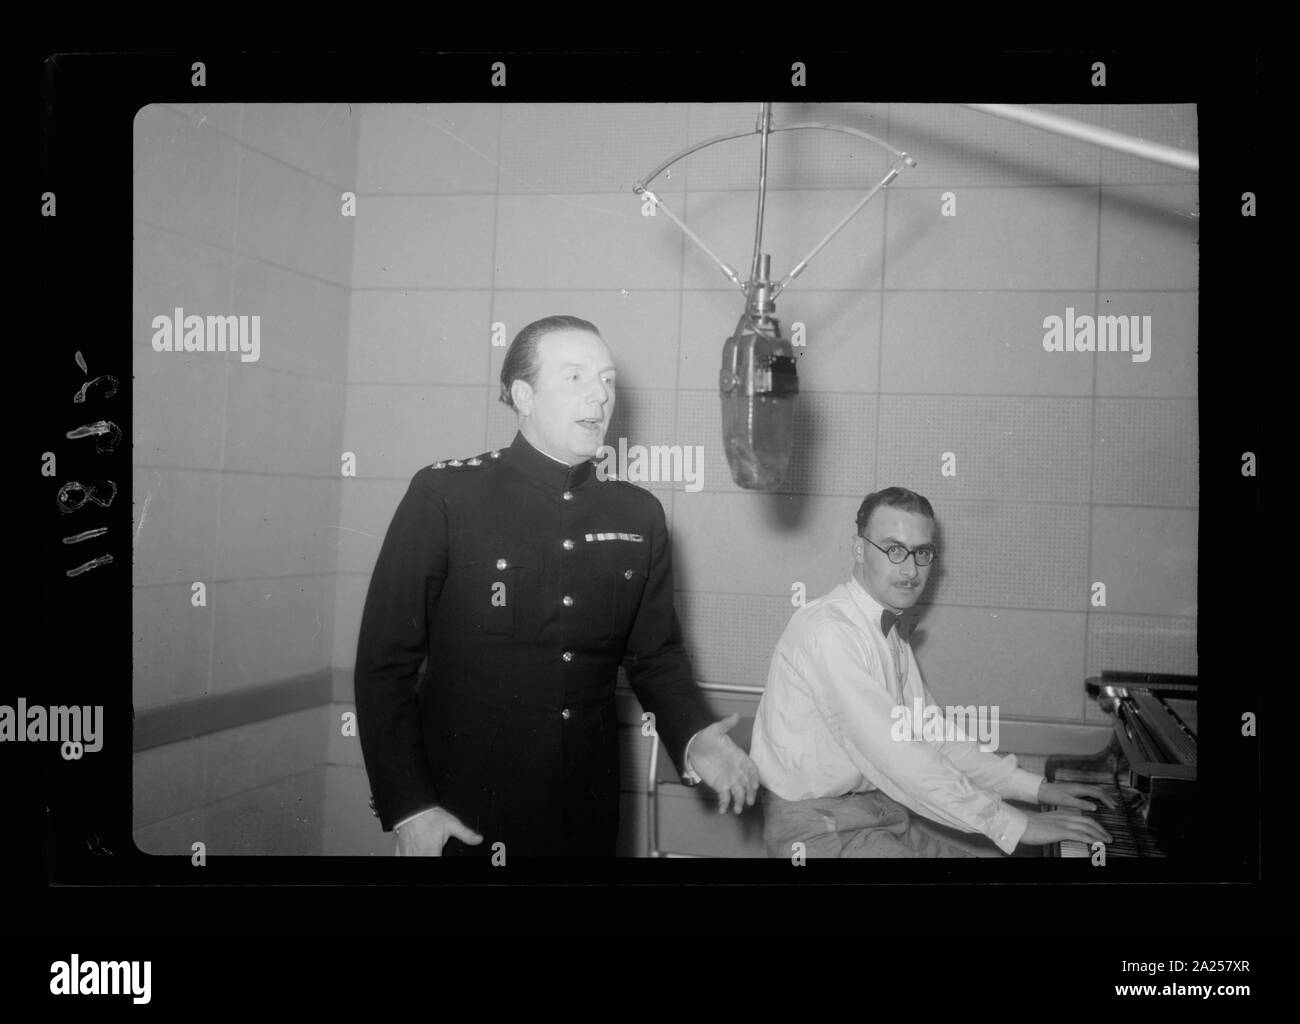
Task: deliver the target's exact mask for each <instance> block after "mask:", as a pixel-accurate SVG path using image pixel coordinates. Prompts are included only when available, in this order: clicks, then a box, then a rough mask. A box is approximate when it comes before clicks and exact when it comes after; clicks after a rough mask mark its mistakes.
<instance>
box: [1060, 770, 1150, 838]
mask: <svg viewBox="0 0 1300 1024" xmlns="http://www.w3.org/2000/svg"><path fill="white" fill-rule="evenodd" d="M1055 778H1056V779H1057V780H1058V781H1057V782H1056V785H1057V786H1060V785H1061V780H1063V779H1072V780H1077V781H1075V782H1071V783H1067V785H1077V784H1078V782H1080V781H1085V782H1087V783H1089V784H1090V787H1089V788H1094V789H1096V788H1100V789H1101V791H1102V792H1104V793H1105V795H1106V798H1105V800H1104V801H1103V802H1104V803H1105V804H1106V806H1105V807H1104V808H1103V809H1101V810H1099V811H1098V812H1097V815H1096V822H1097V824H1099V825H1101V826H1103V827H1104V828H1105V829H1106V830H1107V831H1108V832H1109V833H1110V838H1109V839H1107V840H1104V842H1105V843H1106V856H1107V857H1123V858H1129V857H1163V856H1164V852H1163V850H1162V849H1161V848H1160V846H1159V844H1158V843H1157V842H1156V838H1155V836H1154V833H1153V832H1152V831H1151V830H1150V829H1149V828H1147V826H1146V824H1145V822H1144V821H1143V820H1142V813H1141V808H1142V804H1143V802H1144V801H1143V798H1142V794H1140V793H1139V792H1137V790H1135V789H1133V788H1131V787H1129V786H1121V785H1119V783H1118V782H1117V781H1116V779H1115V776H1114V773H1113V771H1086V770H1082V769H1077V768H1059V769H1057V770H1056V772H1055ZM1049 785H1051V783H1046V784H1044V785H1043V786H1040V787H1039V794H1040V799H1042V797H1043V791H1044V790H1045V789H1047V787H1048V786H1049ZM1050 793H1051V790H1048V794H1050ZM1044 803H1045V804H1046V805H1048V806H1045V807H1044V809H1045V810H1047V809H1048V807H1049V806H1050V801H1048V800H1044ZM1048 856H1059V857H1075V858H1088V857H1091V856H1092V841H1091V840H1089V841H1087V842H1084V841H1082V840H1079V839H1074V838H1071V839H1065V840H1062V841H1061V843H1060V846H1059V848H1058V849H1056V850H1054V851H1053V850H1049V851H1048Z"/></svg>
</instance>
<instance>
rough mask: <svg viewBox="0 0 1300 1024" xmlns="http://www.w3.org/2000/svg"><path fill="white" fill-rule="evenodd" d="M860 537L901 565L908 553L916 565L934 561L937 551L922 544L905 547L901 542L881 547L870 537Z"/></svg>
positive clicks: (860, 535)
mask: <svg viewBox="0 0 1300 1024" xmlns="http://www.w3.org/2000/svg"><path fill="white" fill-rule="evenodd" d="M858 536H859V537H862V534H858ZM862 539H863V540H865V541H866V542H867V543H868V544H870V545H871V546H872V547H873V548H875V549H876V550H877V551H883V552H884V553H885V557H886V558H888V559H889V560H890V561H891V562H893V563H894V564H895V565H902V564H903V563H904V562H906V561H907V556H908V555H911V556H912V558H913V559H915V560H916V564H917V565H918V566H923V565H929V564H930V563H931V562H933V561H934V559H935V556H936V555H937V554H938V552H937V551H935V550H934V548H932V547H929V546H928V545H922V546H921V547H919V548H905V547H903V545H902V544H891V545H889V547H887V548H882V547H881V546H880V545H879V544H877V543H876V542H875V541H874V540H872V539H871V538H870V537H862Z"/></svg>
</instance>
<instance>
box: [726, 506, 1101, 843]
mask: <svg viewBox="0 0 1300 1024" xmlns="http://www.w3.org/2000/svg"><path fill="white" fill-rule="evenodd" d="M934 534H935V519H934V509H933V508H932V507H931V505H930V503H929V501H927V500H926V499H925V498H924V497H922V496H921V495H919V494H917V493H915V492H914V491H910V490H907V489H906V488H903V487H889V488H886V489H885V490H882V491H877V492H875V493H873V494H869V495H867V497H866V499H865V500H864V501H863V502H862V505H861V507H860V508H859V510H858V515H857V530H856V532H855V535H854V537H853V540H852V549H853V572H852V575H851V577H850V578H849V579H848V581H847V582H845V583H841V584H840V585H839V586H837V587H836V588H835V589H834V590H832V591H831V592H830V593H829V594H826V595H825V596H823V597H821V598H818V599H817V600H815V601H811V602H809V603H808V604H807V605H806V606H805V607H803V608H801V609H799V610H798V611H797V612H795V614H794V616H793V617H792V618H791V620H790V622H789V624H788V625H787V626H786V629H785V632H784V633H783V634H782V636H781V639H780V640H779V641H778V643H777V646H776V651H775V653H774V654H773V655H772V661H771V666H770V668H769V670H768V677H767V686H766V689H765V690H764V693H763V698H762V700H761V701H760V702H759V706H758V713H757V716H756V718H755V720H754V734H753V743H752V749H751V751H750V756H751V757H752V758H753V760H754V762H755V763H756V764H757V765H758V771H759V778H760V780H761V782H762V785H763V788H764V792H763V811H764V827H763V839H764V842H765V844H766V846H767V851H768V854H769V855H770V856H773V857H790V856H791V853H792V850H793V849H794V844H795V843H802V844H803V848H804V852H805V853H806V855H807V856H809V857H948V856H956V857H963V856H994V857H996V856H999V853H998V852H997V850H995V849H993V848H992V847H990V846H989V845H988V844H987V843H985V844H983V849H981V848H980V845H979V843H978V842H977V843H975V844H972V845H966V844H963V843H962V842H961V841H960V840H959V839H958V840H956V841H951V840H949V839H948V838H945V837H944V836H943V834H942V830H936V829H933V828H931V827H930V826H929V824H928V822H938V823H939V824H941V825H943V826H947V827H948V828H949V829H955V830H957V831H958V832H967V833H978V834H981V835H983V836H986V837H988V839H989V840H992V843H993V844H996V847H997V848H998V849H1000V850H1001V851H1002V852H1003V853H1011V852H1012V851H1013V850H1014V849H1015V848H1016V847H1017V845H1021V844H1023V845H1027V846H1033V845H1043V844H1047V843H1055V842H1061V841H1063V840H1078V841H1082V842H1084V843H1086V844H1091V843H1092V842H1094V841H1096V840H1101V841H1103V842H1110V841H1111V837H1110V835H1109V834H1108V833H1107V832H1106V830H1105V829H1104V828H1102V827H1101V825H1100V824H1098V823H1097V822H1096V821H1094V820H1093V819H1091V818H1089V817H1087V816H1085V815H1084V814H1083V813H1082V812H1084V811H1093V810H1095V809H1096V805H1095V804H1094V803H1093V802H1091V801H1095V800H1099V801H1101V802H1102V803H1104V804H1106V805H1107V806H1108V807H1109V806H1113V801H1112V800H1111V798H1110V797H1109V796H1108V795H1107V794H1106V793H1105V792H1104V791H1103V790H1101V789H1099V788H1098V787H1096V786H1090V785H1083V784H1079V783H1049V782H1046V781H1045V780H1044V779H1043V778H1042V777H1041V776H1039V775H1035V774H1033V773H1031V772H1027V771H1025V770H1023V769H1021V768H1018V767H1017V766H1016V759H1015V755H1008V756H1005V757H999V756H998V755H996V754H992V753H986V752H984V751H981V750H980V749H979V747H978V745H977V744H976V743H974V742H972V741H970V740H968V739H965V738H964V736H963V737H959V738H953V737H951V736H948V735H945V736H944V737H943V738H942V740H934V739H922V738H920V737H917V738H907V739H901V740H900V739H898V738H897V736H898V733H899V730H898V729H896V728H894V726H895V722H896V721H897V720H898V715H897V713H895V708H898V707H899V706H900V705H902V706H903V707H905V708H908V709H911V708H912V706H913V701H914V700H916V699H918V698H919V699H920V700H922V701H923V704H924V706H925V707H930V706H931V705H933V704H934V703H935V701H934V699H933V697H932V695H931V693H930V691H929V689H928V688H927V687H926V685H925V682H924V680H923V679H922V678H921V672H920V669H919V667H918V666H917V664H916V661H915V659H914V658H913V657H912V649H911V646H910V645H909V644H908V642H907V639H906V637H905V635H903V630H904V627H903V624H902V623H901V622H900V616H901V615H902V613H903V612H904V611H906V610H907V609H908V608H911V607H912V606H913V605H914V604H916V602H917V600H918V599H919V598H920V596H921V593H922V592H923V591H924V589H925V584H926V581H927V579H928V578H929V575H930V569H931V567H932V565H933V564H934V559H935V558H936V557H938V555H937V551H936V549H935V544H934ZM1008 799H1011V800H1019V801H1023V802H1026V803H1032V804H1049V805H1055V806H1057V807H1058V808H1061V809H1059V810H1054V811H1045V812H1040V811H1032V810H1029V811H1025V810H1020V809H1019V808H1017V807H1013V806H1011V805H1010V804H1009V803H1007V802H1006V801H1007V800H1008Z"/></svg>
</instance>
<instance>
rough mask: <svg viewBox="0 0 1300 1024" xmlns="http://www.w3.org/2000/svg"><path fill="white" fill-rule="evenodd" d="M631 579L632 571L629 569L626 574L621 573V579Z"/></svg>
mask: <svg viewBox="0 0 1300 1024" xmlns="http://www.w3.org/2000/svg"><path fill="white" fill-rule="evenodd" d="M631 578H632V570H631V569H629V570H628V571H627V572H625V573H623V579H625V580H630V579H631Z"/></svg>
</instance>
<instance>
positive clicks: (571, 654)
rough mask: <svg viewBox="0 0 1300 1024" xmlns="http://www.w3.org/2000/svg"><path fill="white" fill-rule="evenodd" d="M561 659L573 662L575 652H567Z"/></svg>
mask: <svg viewBox="0 0 1300 1024" xmlns="http://www.w3.org/2000/svg"><path fill="white" fill-rule="evenodd" d="M560 657H561V658H563V659H564V660H565V661H572V660H573V652H572V651H565V652H564V653H563V654H561V655H560Z"/></svg>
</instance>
